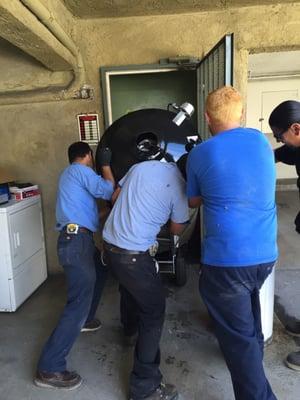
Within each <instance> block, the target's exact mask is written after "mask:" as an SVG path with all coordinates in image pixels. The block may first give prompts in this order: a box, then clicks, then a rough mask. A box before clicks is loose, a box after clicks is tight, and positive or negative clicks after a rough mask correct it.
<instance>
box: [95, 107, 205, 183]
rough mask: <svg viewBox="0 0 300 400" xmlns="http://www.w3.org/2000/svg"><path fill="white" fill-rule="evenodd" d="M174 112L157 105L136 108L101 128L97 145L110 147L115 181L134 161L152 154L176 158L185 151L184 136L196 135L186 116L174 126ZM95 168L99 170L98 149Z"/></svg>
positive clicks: (185, 141) (149, 157) (153, 156)
mask: <svg viewBox="0 0 300 400" xmlns="http://www.w3.org/2000/svg"><path fill="white" fill-rule="evenodd" d="M175 115H176V114H175V113H174V112H171V111H167V110H161V109H156V108H151V109H144V110H138V111H134V112H131V113H129V114H126V115H124V116H123V117H121V118H119V119H118V120H116V121H115V122H114V123H113V124H112V125H111V126H110V127H109V128H108V129H107V130H106V131H105V132H104V134H103V136H102V138H101V141H100V143H99V145H98V148H100V147H109V148H110V149H111V150H112V162H111V167H112V171H113V173H114V176H115V179H116V181H118V180H120V179H121V178H122V177H123V176H124V175H125V174H126V172H127V171H128V170H129V168H130V167H131V166H132V165H133V164H136V163H138V162H141V161H145V160H149V159H154V158H155V159H162V158H165V159H166V160H167V161H175V162H176V161H177V160H178V159H179V158H180V157H181V156H182V155H183V154H184V153H186V149H185V146H186V145H187V144H188V139H187V137H189V136H197V131H196V129H195V127H194V125H193V123H192V122H191V121H190V120H187V119H186V120H185V121H184V122H183V123H182V124H181V125H180V126H177V125H176V124H175V123H174V122H172V120H173V118H174V117H175ZM98 148H97V150H98ZM96 169H97V171H98V172H99V168H98V163H97V152H96Z"/></svg>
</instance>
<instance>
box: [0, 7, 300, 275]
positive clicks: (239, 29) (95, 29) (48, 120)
mask: <svg viewBox="0 0 300 400" xmlns="http://www.w3.org/2000/svg"><path fill="white" fill-rule="evenodd" d="M43 2H44V4H46V5H48V6H49V7H53V8H55V6H57V5H58V6H59V2H58V0H48V1H47V0H43ZM55 9H56V10H57V8H55ZM58 10H60V6H59V8H58ZM59 14H60V16H59V19H60V21H62V23H64V21H63V19H62V15H61V13H59ZM67 20H68V21H71V22H69V23H70V24H71V25H72V27H70V26H69V28H68V30H69V32H73V33H74V35H75V39H76V42H77V44H78V45H79V47H80V48H81V51H82V53H83V56H84V60H85V63H86V65H87V78H88V79H87V80H88V82H89V83H91V84H92V85H93V86H94V87H95V89H96V91H95V94H96V97H95V100H94V101H79V100H71V101H61V102H57V103H55V102H51V103H42V104H32V105H31V104H28V105H18V106H1V107H0V132H1V136H0V137H1V139H0V141H1V143H0V145H1V159H0V160H1V161H0V165H2V164H4V165H7V166H9V167H11V168H12V169H14V170H15V171H16V173H17V175H18V177H19V178H20V179H22V180H32V181H33V182H35V183H38V184H40V185H41V188H42V193H43V201H44V217H45V226H46V235H47V252H48V266H49V270H50V272H54V271H57V269H58V265H57V259H56V253H55V246H56V243H55V240H56V234H55V232H54V225H55V216H54V207H55V193H56V183H57V178H58V175H59V172H60V171H61V170H62V168H64V166H65V165H66V148H67V146H68V144H69V143H71V142H72V141H75V140H77V138H78V133H77V122H76V119H75V116H76V114H78V113H80V112H87V111H96V112H99V113H100V121H101V119H102V116H101V110H102V106H101V98H100V87H99V67H100V66H105V65H106V66H107V65H126V64H138V63H153V62H156V61H157V60H158V59H159V58H164V57H168V56H169V57H170V56H175V55H186V54H190V55H194V56H199V57H200V56H202V55H204V54H205V52H207V51H208V50H209V49H210V48H211V47H212V46H213V45H214V44H215V43H216V42H217V41H218V40H219V39H220V38H221V37H222V36H223V35H224V34H225V33H229V32H234V33H235V49H236V56H235V82H236V86H237V87H238V88H239V89H240V90H241V91H242V92H243V93H244V94H246V89H247V60H248V50H250V51H256V52H258V51H263V50H269V51H270V50H276V49H278V50H279V49H284V48H288V49H292V48H295V49H296V48H300V37H299V34H298V32H299V28H300V5H294V4H292V5H286V6H261V7H252V8H251V7H250V8H242V9H232V10H224V11H218V12H210V13H198V14H185V15H172V16H168V15H165V16H155V17H132V18H130V17H128V18H124V19H112V20H110V19H105V20H103V19H102V20H95V19H93V20H72V19H70V15H69V14H68V16H67Z"/></svg>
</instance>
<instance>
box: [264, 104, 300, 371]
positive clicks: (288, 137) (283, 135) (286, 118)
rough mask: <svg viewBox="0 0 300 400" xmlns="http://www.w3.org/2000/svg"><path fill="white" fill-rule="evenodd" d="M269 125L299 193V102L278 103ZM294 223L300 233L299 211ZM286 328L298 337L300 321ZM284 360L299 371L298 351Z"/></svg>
mask: <svg viewBox="0 0 300 400" xmlns="http://www.w3.org/2000/svg"><path fill="white" fill-rule="evenodd" d="M269 125H270V127H271V129H272V131H273V134H274V137H275V139H276V140H277V141H278V142H282V143H284V145H283V146H281V147H279V148H278V149H276V150H275V159H276V161H280V162H283V163H285V164H288V165H295V167H296V171H297V174H298V180H297V185H298V188H299V194H300V102H299V101H295V100H289V101H284V102H283V103H281V104H279V105H278V106H277V107H276V108H275V109H274V110H273V111H272V113H271V115H270V118H269ZM295 225H296V231H297V232H298V233H300V212H298V214H297V216H296V218H295ZM286 330H287V331H288V332H289V333H290V334H291V335H293V336H298V337H300V321H296V322H294V323H293V326H286ZM285 361H286V365H287V366H288V367H289V368H291V369H294V370H296V371H300V351H297V352H293V353H290V354H289V355H288V356H287V358H286V360H285Z"/></svg>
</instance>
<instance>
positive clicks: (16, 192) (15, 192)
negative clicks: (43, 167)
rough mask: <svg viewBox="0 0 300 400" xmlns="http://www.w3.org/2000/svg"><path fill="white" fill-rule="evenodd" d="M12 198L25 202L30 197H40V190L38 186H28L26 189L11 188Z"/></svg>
mask: <svg viewBox="0 0 300 400" xmlns="http://www.w3.org/2000/svg"><path fill="white" fill-rule="evenodd" d="M10 193H11V196H12V198H13V199H14V200H17V201H19V200H23V199H27V198H28V197H33V196H38V195H39V194H40V190H39V187H38V185H33V186H27V187H24V188H18V187H15V186H13V187H11V188H10Z"/></svg>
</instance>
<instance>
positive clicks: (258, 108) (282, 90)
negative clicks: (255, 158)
mask: <svg viewBox="0 0 300 400" xmlns="http://www.w3.org/2000/svg"><path fill="white" fill-rule="evenodd" d="M299 98H300V76H299V77H288V78H272V79H270V78H267V79H250V80H249V81H248V93H247V110H246V121H247V122H246V125H247V126H249V127H252V128H256V129H259V130H261V131H262V132H263V133H264V134H265V135H266V136H267V138H268V139H269V141H270V142H271V144H272V147H273V148H276V147H279V146H281V144H280V143H277V142H276V141H275V140H274V138H273V134H272V133H271V129H270V127H269V124H268V120H269V116H270V113H271V111H272V110H273V109H274V108H275V107H276V106H277V105H278V104H279V103H281V102H282V101H285V100H299ZM277 178H278V179H283V178H285V179H286V178H297V174H296V170H295V167H294V166H289V165H285V164H282V163H278V164H277Z"/></svg>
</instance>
